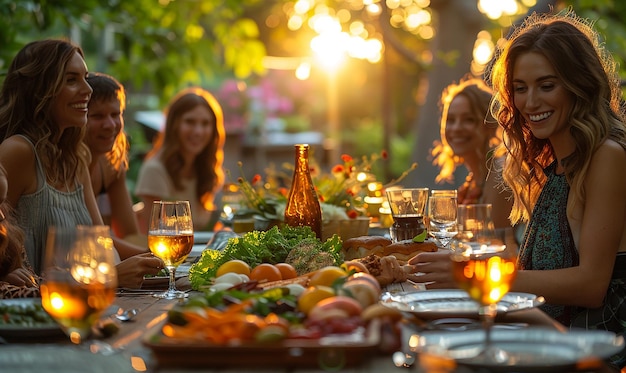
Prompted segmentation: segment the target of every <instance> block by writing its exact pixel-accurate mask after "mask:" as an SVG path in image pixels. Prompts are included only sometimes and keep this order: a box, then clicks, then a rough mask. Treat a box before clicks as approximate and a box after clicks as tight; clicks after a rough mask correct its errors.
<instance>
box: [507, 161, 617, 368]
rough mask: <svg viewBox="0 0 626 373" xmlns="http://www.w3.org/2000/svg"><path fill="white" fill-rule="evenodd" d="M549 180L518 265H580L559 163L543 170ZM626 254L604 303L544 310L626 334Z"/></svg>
mask: <svg viewBox="0 0 626 373" xmlns="http://www.w3.org/2000/svg"><path fill="white" fill-rule="evenodd" d="M544 172H545V173H546V176H547V177H548V180H547V182H546V184H545V185H544V187H543V189H542V191H541V194H540V195H539V199H538V200H537V204H536V205H535V208H534V210H533V213H532V218H531V219H530V222H529V225H528V228H527V229H526V233H525V235H524V240H523V243H522V246H521V248H520V254H519V257H518V268H519V269H524V270H551V269H560V268H568V267H574V266H577V265H578V264H579V256H578V249H577V248H576V245H575V243H574V238H573V236H572V231H571V229H570V226H569V222H568V220H567V211H566V210H567V198H568V194H569V184H568V183H567V180H566V178H565V175H557V174H556V162H554V163H552V164H551V165H550V166H548V167H546V169H545V170H544ZM624 279H626V254H625V253H619V254H618V255H617V258H616V262H615V266H614V269H613V276H612V279H611V283H610V284H609V288H608V290H607V295H606V296H605V300H604V306H602V307H600V308H597V309H587V308H582V307H574V306H562V305H555V304H544V305H543V306H541V308H542V310H543V311H544V312H546V313H547V314H548V315H550V316H552V317H553V318H554V319H556V320H558V321H559V322H561V323H563V324H564V325H566V326H570V327H573V328H585V329H601V330H610V331H612V332H615V333H616V334H618V335H626V285H625V284H626V281H625V280H624ZM610 362H611V364H613V365H614V366H616V367H620V368H621V367H624V366H626V351H622V352H621V353H619V354H616V355H614V356H612V357H611V359H610Z"/></svg>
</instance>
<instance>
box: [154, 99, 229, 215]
mask: <svg viewBox="0 0 626 373" xmlns="http://www.w3.org/2000/svg"><path fill="white" fill-rule="evenodd" d="M199 105H201V106H204V107H206V108H207V109H209V111H210V112H211V113H213V117H214V121H213V125H214V127H213V138H212V139H211V141H210V142H209V144H208V145H207V146H206V147H205V148H204V149H203V150H202V152H201V153H200V154H199V155H198V156H197V157H196V159H195V161H194V168H195V172H196V183H197V187H196V193H197V197H198V200H199V201H200V202H201V203H202V204H203V205H204V207H205V208H206V209H207V210H212V209H214V206H213V205H212V200H213V196H214V194H215V193H216V191H217V190H218V189H219V188H220V187H221V186H222V184H223V183H224V170H223V169H222V164H223V163H224V141H225V139H226V132H225V129H224V115H223V113H222V107H221V106H220V104H219V102H218V101H217V99H216V98H215V97H214V96H213V95H212V94H211V93H209V92H208V91H206V90H205V89H202V88H198V87H191V88H187V89H184V90H182V91H180V92H179V93H178V94H177V95H176V96H174V98H173V99H172V100H171V101H170V103H169V105H168V107H167V108H166V110H165V115H166V119H165V130H164V131H162V132H160V133H159V135H158V136H157V139H156V141H155V144H154V147H153V148H152V150H151V151H150V153H148V155H147V157H152V156H155V155H156V154H159V157H160V159H161V160H162V161H163V164H164V165H165V168H166V169H167V173H168V174H169V176H170V178H171V179H172V182H173V183H174V187H175V188H177V189H182V188H183V185H182V183H181V179H182V177H181V176H180V170H181V169H182V166H183V163H184V162H183V157H182V155H181V153H180V148H181V145H180V138H179V135H178V128H179V126H180V119H181V117H182V116H183V114H185V113H187V112H188V111H190V110H193V109H194V108H195V107H197V106H199Z"/></svg>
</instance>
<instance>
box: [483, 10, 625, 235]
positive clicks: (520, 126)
mask: <svg viewBox="0 0 626 373" xmlns="http://www.w3.org/2000/svg"><path fill="white" fill-rule="evenodd" d="M530 52H532V53H538V54H541V55H542V56H544V57H545V58H546V59H547V60H548V61H549V62H550V64H551V65H552V67H553V68H554V70H555V72H556V74H557V77H558V79H559V80H560V81H561V82H562V84H563V85H564V87H565V89H566V90H567V91H568V92H569V94H570V96H571V99H572V101H573V106H572V109H571V112H570V113H569V114H568V121H569V123H570V125H571V126H570V129H569V130H570V133H571V135H572V136H573V138H574V140H575V142H576V150H575V151H574V152H573V154H572V155H571V156H568V157H567V158H566V159H565V160H564V161H563V162H562V165H563V167H564V171H565V175H566V177H567V180H568V183H569V185H570V187H571V188H572V190H573V191H574V193H575V196H576V198H571V199H570V200H569V201H568V208H571V207H573V206H574V204H576V203H583V204H584V201H585V189H584V183H583V182H584V180H585V177H586V175H587V170H588V168H589V164H590V161H591V157H592V155H593V153H594V152H595V151H596V149H597V148H598V147H599V146H600V145H601V144H602V143H603V142H604V141H605V140H606V139H608V138H611V139H614V140H615V141H617V142H618V143H620V144H621V145H622V146H623V147H625V148H626V131H625V126H624V115H623V111H622V107H621V106H622V101H621V92H620V79H619V76H618V74H617V69H616V64H615V62H614V60H613V58H612V56H611V55H610V53H609V52H608V51H606V50H605V49H604V48H603V45H602V43H601V41H600V40H599V36H598V34H597V33H596V32H595V31H594V29H593V24H591V23H590V22H589V21H587V20H585V19H582V18H579V17H578V16H576V14H575V13H574V12H573V11H572V10H571V8H568V9H565V10H564V11H561V12H558V13H554V14H536V13H535V14H533V15H531V16H529V17H528V18H527V19H526V20H525V21H524V23H523V24H522V25H521V26H520V27H519V28H518V29H516V30H515V31H514V32H513V34H512V35H511V36H510V38H509V39H508V41H507V42H506V44H505V45H504V48H503V49H502V50H501V51H500V52H499V54H498V56H497V60H496V62H495V64H494V67H493V70H492V75H491V78H492V79H491V81H492V84H493V88H494V92H495V95H494V101H493V105H492V112H494V116H495V117H496V118H497V120H498V123H499V124H500V125H501V126H502V128H503V130H504V142H503V144H504V146H505V147H506V151H507V157H506V162H505V166H504V174H503V177H504V180H505V181H506V183H507V184H508V185H509V186H510V188H511V189H512V192H513V195H514V204H513V209H512V211H511V215H510V218H511V221H512V223H517V222H519V221H527V220H528V219H529V218H530V214H531V212H532V209H533V207H534V205H535V203H536V201H537V199H538V197H539V193H540V192H541V189H542V187H543V184H544V183H545V180H546V176H545V174H544V172H543V169H544V168H545V167H547V166H548V165H550V164H551V163H552V162H553V161H554V160H555V154H554V152H553V149H552V147H551V145H550V142H549V141H548V140H547V139H538V138H535V137H534V136H533V134H532V132H531V131H530V128H529V126H528V124H527V123H526V122H525V120H524V118H523V117H522V114H521V113H520V112H519V111H518V110H517V109H516V107H515V102H514V97H513V95H514V89H513V67H514V65H515V62H516V61H517V59H518V58H519V57H520V56H522V55H524V54H526V53H530Z"/></svg>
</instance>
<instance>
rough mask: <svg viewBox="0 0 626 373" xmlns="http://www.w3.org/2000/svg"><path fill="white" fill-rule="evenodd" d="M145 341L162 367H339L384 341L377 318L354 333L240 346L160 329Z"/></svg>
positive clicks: (364, 355) (357, 359) (358, 359)
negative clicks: (172, 335)
mask: <svg viewBox="0 0 626 373" xmlns="http://www.w3.org/2000/svg"><path fill="white" fill-rule="evenodd" d="M143 344H144V345H145V346H147V347H148V348H150V349H151V350H152V352H153V354H154V356H155V358H156V360H157V363H158V364H159V366H176V367H207V366H210V367H213V368H216V367H230V368H232V367H260V366H262V367H264V368H267V367H281V368H292V367H293V368H296V367H297V368H302V367H308V368H320V369H324V370H339V369H341V368H344V367H350V366H355V365H358V364H360V363H361V362H362V361H363V360H364V359H365V358H367V357H368V356H369V357H371V356H372V355H374V353H375V352H376V351H377V349H378V346H379V344H380V321H379V320H377V319H374V320H372V321H371V322H370V323H369V325H368V327H367V329H365V330H360V331H356V332H354V333H352V334H345V335H339V336H328V337H324V338H321V339H286V340H284V341H281V342H276V343H246V344H242V345H236V346H228V345H226V346H222V345H215V344H210V343H202V342H196V341H189V342H184V341H181V340H180V339H172V338H169V337H166V336H164V335H163V334H162V333H161V328H159V329H158V332H156V333H154V334H152V335H148V336H147V337H146V338H144V340H143Z"/></svg>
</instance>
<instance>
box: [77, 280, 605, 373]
mask: <svg viewBox="0 0 626 373" xmlns="http://www.w3.org/2000/svg"><path fill="white" fill-rule="evenodd" d="M402 286H403V284H395V285H393V288H394V289H396V290H398V289H400V290H401V289H402ZM409 286H410V285H409ZM177 302H179V301H178V300H167V299H159V298H155V297H153V296H152V295H151V294H148V293H142V292H127V293H125V294H120V295H118V296H117V298H116V300H115V305H116V306H119V307H121V308H124V309H131V308H136V309H138V310H139V313H138V314H137V316H136V317H135V318H134V319H133V320H132V321H130V322H118V324H119V326H120V328H119V331H118V332H117V333H116V334H115V335H113V336H111V337H109V338H105V339H103V341H104V342H106V343H108V344H110V345H111V346H112V347H113V348H114V349H115V350H117V351H118V352H117V354H119V355H121V356H123V358H125V359H126V360H127V361H128V362H129V365H130V366H131V367H132V368H133V370H134V371H139V372H143V371H146V372H161V373H174V372H198V373H199V372H203V373H204V372H205V373H218V372H220V373H226V372H242V371H246V372H264V371H265V372H285V373H287V372H289V373H310V372H318V371H323V370H322V369H321V368H319V367H310V366H304V367H298V366H295V367H294V366H286V367H281V366H280V363H278V364H272V366H271V367H264V366H254V365H253V364H243V366H242V364H235V363H233V366H231V367H229V366H220V367H215V366H211V364H206V366H193V367H186V366H185V364H183V365H182V366H176V365H174V366H169V365H160V364H159V359H158V356H155V354H154V352H153V351H151V349H150V348H149V347H147V346H146V344H145V341H146V338H148V336H150V335H152V334H154V333H157V332H158V331H159V330H160V328H161V326H162V325H163V324H164V323H165V322H166V320H167V312H168V310H170V309H171V308H172V307H173V306H174V305H175V304H176V303H177ZM497 322H498V323H507V324H511V323H527V324H529V325H532V326H544V327H548V328H554V329H556V330H560V331H563V332H565V331H566V330H565V328H564V327H563V326H562V325H561V324H559V323H557V322H556V321H554V320H553V319H552V318H550V317H549V316H548V315H547V314H545V313H544V312H542V311H541V310H540V309H538V308H530V309H526V310H520V311H516V312H514V313H510V314H506V315H504V316H503V317H499V318H498V320H497ZM404 325H405V326H404V327H403V328H402V341H401V346H402V347H401V348H400V351H398V353H400V352H403V353H406V352H409V350H408V347H407V345H406V342H407V341H408V338H409V337H410V335H411V334H412V333H414V332H415V330H416V325H415V324H414V323H412V322H411V320H407V322H406V323H405V324H404ZM418 328H419V327H418ZM68 348H71V346H69V345H68ZM370 355H371V356H367V357H365V358H363V360H362V361H361V362H360V363H359V364H358V365H356V366H351V367H347V368H344V369H341V371H342V372H353V373H381V372H400V371H403V370H406V369H407V368H411V369H412V370H414V371H417V372H424V373H427V372H430V371H432V364H433V362H432V361H429V365H428V367H423V366H421V365H420V361H419V360H420V359H419V356H418V357H417V360H416V361H415V363H414V364H412V366H410V367H408V366H407V367H398V366H396V364H395V363H394V359H393V358H392V355H393V352H388V351H387V352H384V353H383V352H380V351H377V352H374V353H371V354H370ZM241 358H242V359H246V356H242V357H241ZM442 364H443V363H442ZM443 368H445V370H442V371H444V372H445V371H448V372H460V373H463V372H468V373H472V370H470V369H468V368H464V367H449V366H447V365H443ZM575 371H576V372H598V373H600V372H602V373H604V372H611V370H610V369H609V368H608V367H607V366H606V365H605V364H604V363H600V364H599V365H597V366H593V367H591V368H588V369H585V368H581V369H578V370H575Z"/></svg>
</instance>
